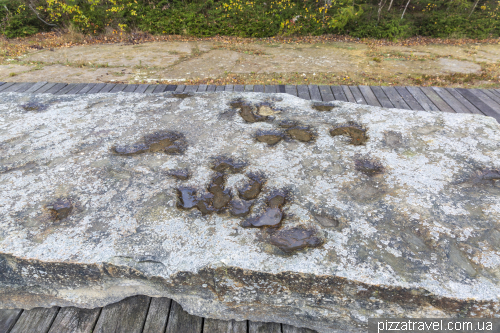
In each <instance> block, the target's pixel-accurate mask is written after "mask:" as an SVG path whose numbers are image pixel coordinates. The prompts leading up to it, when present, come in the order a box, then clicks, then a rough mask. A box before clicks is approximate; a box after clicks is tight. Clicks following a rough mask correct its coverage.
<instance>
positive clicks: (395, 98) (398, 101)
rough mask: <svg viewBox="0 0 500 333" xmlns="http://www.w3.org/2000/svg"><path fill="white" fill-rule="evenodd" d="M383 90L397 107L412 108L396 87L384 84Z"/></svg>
mask: <svg viewBox="0 0 500 333" xmlns="http://www.w3.org/2000/svg"><path fill="white" fill-rule="evenodd" d="M382 90H383V91H384V93H385V94H386V95H387V97H388V98H389V100H390V101H391V103H392V104H393V105H394V107H395V108H398V109H404V110H411V108H410V107H409V106H408V104H406V102H405V101H404V99H403V98H402V97H401V95H399V94H398V92H397V90H396V88H394V87H389V86H382Z"/></svg>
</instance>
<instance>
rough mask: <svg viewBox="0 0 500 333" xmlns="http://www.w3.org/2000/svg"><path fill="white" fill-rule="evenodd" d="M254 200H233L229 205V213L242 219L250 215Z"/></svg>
mask: <svg viewBox="0 0 500 333" xmlns="http://www.w3.org/2000/svg"><path fill="white" fill-rule="evenodd" d="M253 203H254V200H241V199H233V200H231V202H230V203H229V207H230V208H229V212H230V213H231V215H233V216H238V217H243V216H247V215H248V214H249V213H250V209H251V208H252V204H253Z"/></svg>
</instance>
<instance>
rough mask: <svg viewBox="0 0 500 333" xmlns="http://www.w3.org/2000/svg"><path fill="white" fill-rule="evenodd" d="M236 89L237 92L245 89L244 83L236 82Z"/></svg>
mask: <svg viewBox="0 0 500 333" xmlns="http://www.w3.org/2000/svg"><path fill="white" fill-rule="evenodd" d="M234 91H237V92H242V91H245V86H244V85H242V84H235V85H234Z"/></svg>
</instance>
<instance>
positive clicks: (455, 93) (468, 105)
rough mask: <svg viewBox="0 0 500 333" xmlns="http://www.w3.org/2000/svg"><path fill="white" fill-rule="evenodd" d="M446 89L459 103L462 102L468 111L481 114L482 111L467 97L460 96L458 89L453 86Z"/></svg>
mask: <svg viewBox="0 0 500 333" xmlns="http://www.w3.org/2000/svg"><path fill="white" fill-rule="evenodd" d="M446 91H447V92H449V93H450V94H451V95H452V96H453V97H455V98H456V99H457V100H458V101H459V102H460V103H462V104H463V105H464V106H465V107H466V108H467V109H468V110H469V111H471V112H472V113H475V114H480V115H482V114H483V113H482V112H481V111H480V110H479V109H478V108H476V107H475V106H474V104H472V103H471V102H469V100H467V98H465V97H464V96H462V95H461V94H460V93H459V92H458V91H456V90H455V89H454V88H446Z"/></svg>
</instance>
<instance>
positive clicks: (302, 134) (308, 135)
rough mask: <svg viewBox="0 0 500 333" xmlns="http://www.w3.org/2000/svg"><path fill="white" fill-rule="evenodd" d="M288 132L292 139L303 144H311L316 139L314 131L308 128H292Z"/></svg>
mask: <svg viewBox="0 0 500 333" xmlns="http://www.w3.org/2000/svg"><path fill="white" fill-rule="evenodd" d="M286 132H287V134H288V135H290V137H291V138H292V139H295V140H298V141H302V142H309V141H312V140H314V138H315V135H314V133H313V131H312V130H311V129H310V128H309V127H308V126H296V127H290V128H288V129H287V130H286Z"/></svg>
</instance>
